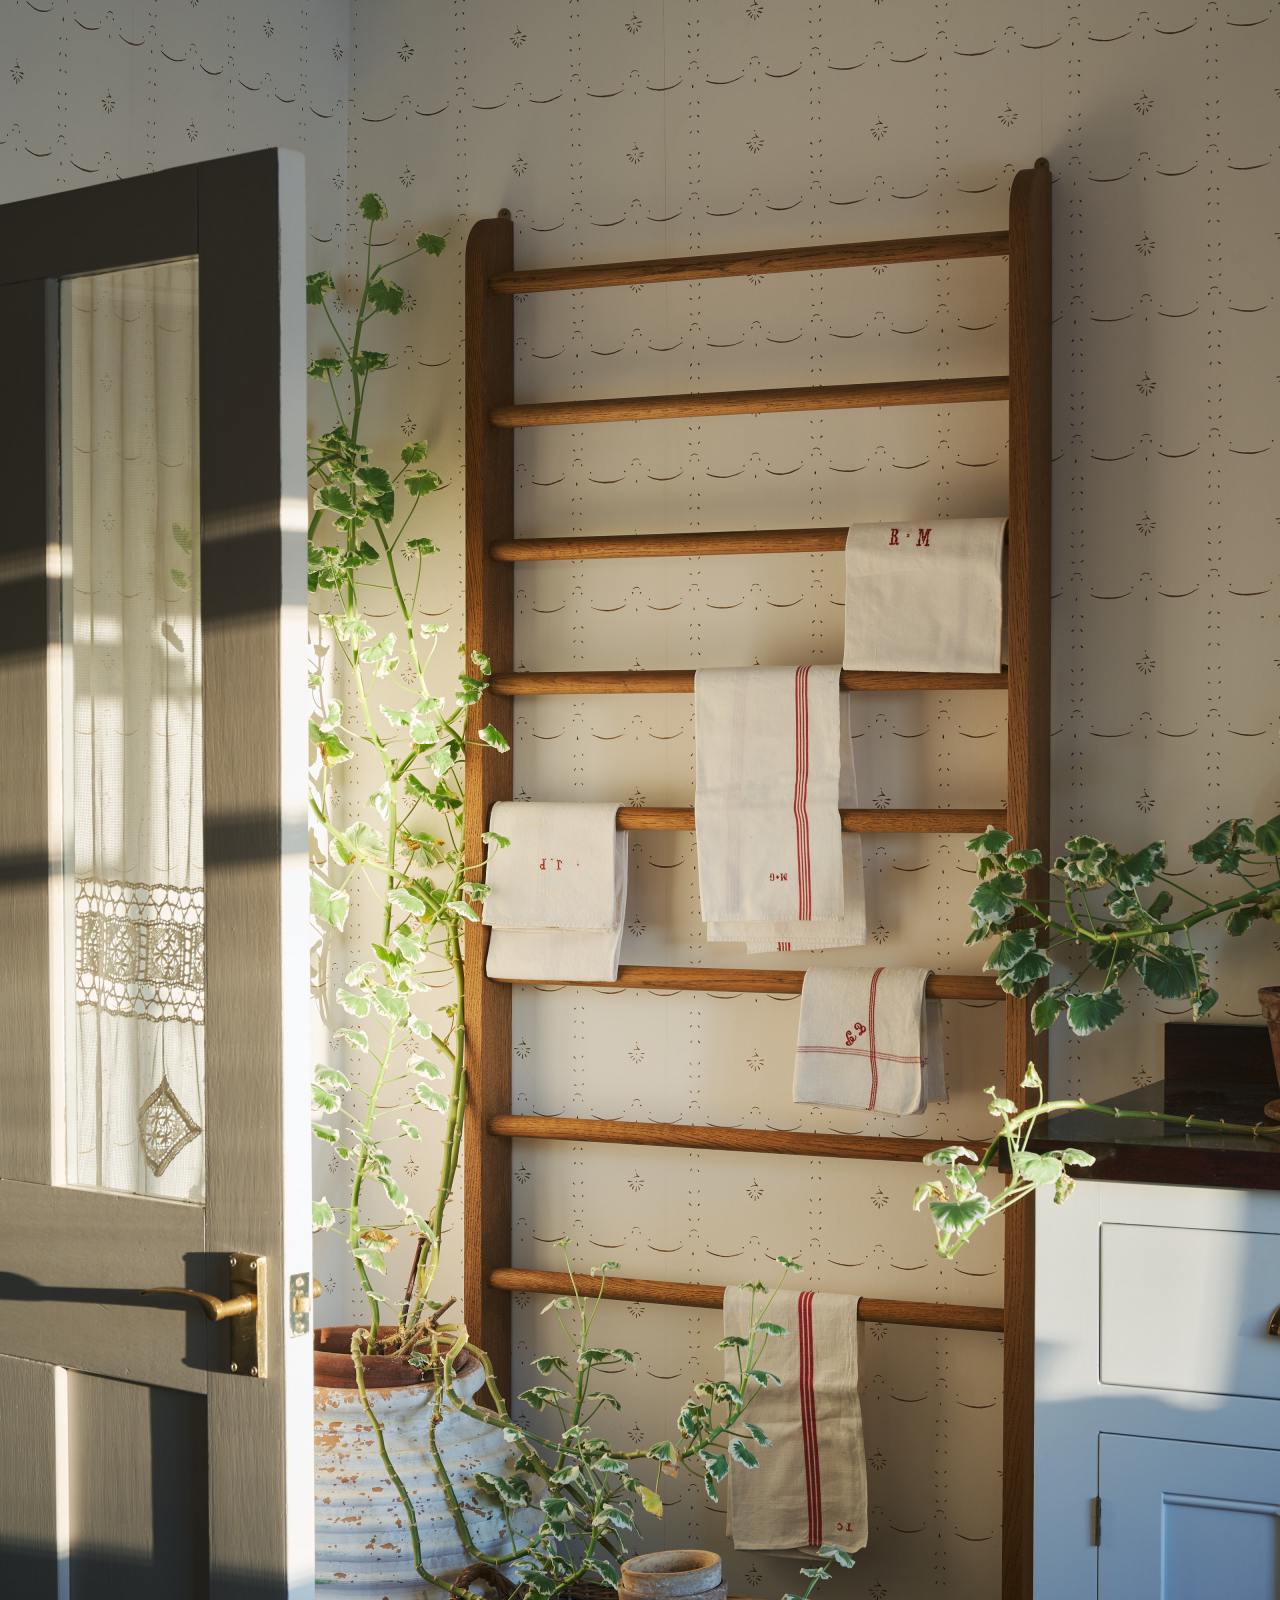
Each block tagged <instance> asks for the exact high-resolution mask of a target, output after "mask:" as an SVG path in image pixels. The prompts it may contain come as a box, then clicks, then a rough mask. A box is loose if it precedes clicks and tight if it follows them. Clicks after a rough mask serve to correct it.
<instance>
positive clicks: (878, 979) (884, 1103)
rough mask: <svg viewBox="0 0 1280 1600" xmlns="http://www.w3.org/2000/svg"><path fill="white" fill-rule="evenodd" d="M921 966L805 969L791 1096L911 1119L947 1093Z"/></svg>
mask: <svg viewBox="0 0 1280 1600" xmlns="http://www.w3.org/2000/svg"><path fill="white" fill-rule="evenodd" d="M928 977H929V972H928V969H927V968H925V967H858V968H854V969H852V970H850V969H849V968H830V967H827V968H822V969H817V968H812V969H810V970H809V971H808V972H806V973H805V975H804V987H803V989H802V990H801V992H800V1023H799V1028H798V1031H797V1037H796V1073H795V1087H794V1092H793V1098H794V1099H795V1100H796V1102H797V1103H798V1104H802V1105H819V1106H842V1107H846V1108H848V1109H849V1110H853V1111H887V1112H889V1113H890V1114H891V1115H896V1116H900V1117H909V1116H913V1115H914V1114H915V1113H916V1112H918V1111H923V1110H924V1108H925V1106H926V1105H928V1104H930V1103H933V1104H938V1103H939V1102H941V1101H943V1100H945V1099H946V1098H947V1083H946V1074H945V1072H944V1070H943V1062H942V1008H941V1007H940V1006H939V1004H938V1002H937V1001H936V1000H926V999H925V983H926V981H927V980H928Z"/></svg>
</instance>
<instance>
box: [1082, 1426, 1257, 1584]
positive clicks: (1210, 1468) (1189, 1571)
mask: <svg viewBox="0 0 1280 1600" xmlns="http://www.w3.org/2000/svg"><path fill="white" fill-rule="evenodd" d="M1098 1484H1099V1494H1100V1495H1101V1498H1102V1543H1101V1548H1100V1549H1099V1552H1098V1556H1099V1561H1098V1597H1099V1600H1204V1597H1205V1596H1206V1595H1212V1594H1215V1593H1217V1592H1219V1591H1220V1590H1224V1589H1225V1590H1227V1591H1229V1593H1230V1596H1231V1600H1276V1597H1277V1596H1278V1595H1280V1450H1257V1449H1251V1448H1248V1447H1246V1446H1243V1445H1217V1444H1188V1443H1186V1442H1185V1441H1183V1440H1177V1439H1139V1438H1133V1437H1131V1436H1129V1435H1126V1434H1111V1433H1104V1434H1101V1435H1100V1436H1099V1439H1098Z"/></svg>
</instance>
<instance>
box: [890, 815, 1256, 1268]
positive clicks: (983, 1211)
mask: <svg viewBox="0 0 1280 1600" xmlns="http://www.w3.org/2000/svg"><path fill="white" fill-rule="evenodd" d="M969 849H970V850H971V851H972V852H973V853H974V855H976V856H977V858H978V869H977V870H978V882H977V885H976V887H975V888H974V891H973V893H972V894H971V895H970V897H969V910H970V912H971V917H972V925H971V931H970V933H969V938H968V943H970V944H975V943H981V942H983V941H985V940H990V939H994V940H995V944H994V947H993V949H992V950H991V953H990V955H988V957H987V960H986V970H987V971H988V972H992V973H994V974H995V977H996V982H997V983H998V984H999V985H1000V987H1001V988H1002V989H1003V990H1004V991H1005V993H1006V994H1011V995H1017V996H1027V995H1031V994H1033V993H1035V995H1036V998H1035V1000H1034V1001H1033V1003H1032V1007H1031V1025H1032V1027H1033V1029H1034V1030H1035V1032H1036V1033H1045V1032H1047V1030H1048V1029H1049V1028H1051V1027H1052V1026H1053V1024H1054V1023H1055V1022H1056V1021H1058V1020H1059V1018H1062V1019H1063V1020H1065V1022H1066V1024H1067V1026H1068V1027H1069V1028H1070V1029H1071V1031H1072V1032H1073V1033H1075V1034H1077V1035H1079V1036H1080V1037H1082V1038H1083V1037H1086V1036H1088V1035H1090V1034H1094V1033H1101V1032H1102V1031H1103V1030H1104V1029H1106V1028H1109V1027H1111V1025H1112V1024H1113V1023H1114V1022H1116V1021H1117V1020H1118V1019H1119V1018H1120V1017H1121V1016H1123V1014H1124V1010H1125V1005H1126V997H1125V982H1126V980H1127V979H1130V978H1132V980H1133V982H1134V983H1135V984H1136V985H1137V986H1138V987H1139V988H1143V989H1146V990H1147V992H1148V993H1150V994H1152V995H1154V996H1155V997H1156V998H1157V999H1159V1000H1185V1001H1186V1002H1187V1003H1188V1005H1189V1007H1190V1010H1191V1014H1192V1016H1194V1017H1195V1018H1196V1019H1197V1020H1198V1019H1199V1018H1200V1017H1203V1016H1204V1015H1205V1014H1206V1013H1207V1012H1209V1011H1210V1010H1211V1009H1212V1008H1213V1006H1214V1005H1215V1004H1216V1003H1217V999H1218V993H1217V990H1216V989H1214V987H1213V985H1212V982H1211V981H1210V977H1209V973H1208V970H1207V967H1206V963H1205V959H1204V955H1203V953H1202V952H1201V951H1200V950H1198V949H1197V948H1196V946H1195V944H1194V942H1193V939H1192V932H1193V930H1194V929H1195V928H1197V927H1199V926H1200V925H1201V924H1206V923H1207V924H1215V925H1217V926H1219V927H1222V928H1225V930H1226V932H1227V933H1228V934H1229V935H1230V936H1231V937H1232V938H1238V937H1239V936H1240V935H1241V934H1243V933H1246V932H1247V931H1248V930H1249V929H1250V928H1251V927H1253V925H1254V924H1255V923H1256V922H1264V921H1270V922H1280V816H1276V817H1272V819H1271V820H1270V821H1269V822H1263V823H1255V822H1253V820H1252V819H1251V818H1249V817H1231V818H1228V819H1227V820H1226V821H1225V822H1220V823H1219V824H1218V825H1217V826H1216V827H1215V828H1213V829H1212V830H1211V831H1210V832H1209V833H1207V834H1206V835H1205V836H1204V838H1203V839H1198V840H1197V841H1196V842H1195V843H1194V844H1193V845H1192V846H1191V847H1190V852H1189V853H1190V856H1191V859H1192V861H1193V862H1195V863H1196V864H1197V865H1199V866H1203V867H1211V868H1213V869H1214V870H1215V872H1216V874H1218V875H1220V876H1222V877H1226V878H1229V879H1232V880H1235V881H1234V882H1233V883H1232V886H1231V887H1232V892H1231V893H1230V894H1227V895H1219V896H1218V898H1216V899H1215V898H1212V897H1210V896H1206V895H1202V894H1200V893H1199V892H1198V891H1197V890H1195V889H1192V888H1190V887H1189V886H1188V885H1186V884H1184V883H1183V882H1181V881H1180V880H1179V879H1176V878H1174V877H1172V876H1170V875H1169V873H1168V871H1167V867H1168V857H1167V853H1166V850H1165V845H1164V841H1163V840H1159V839H1157V840H1154V841H1153V842H1152V843H1150V844H1146V845H1143V847H1142V848H1141V849H1140V850H1134V851H1132V852H1125V851H1123V850H1120V849H1118V848H1117V847H1116V846H1115V845H1113V844H1108V843H1107V842H1106V841H1105V840H1103V839H1095V838H1094V837H1093V836H1092V835H1091V834H1080V835H1078V836H1077V837H1076V838H1074V839H1068V840H1067V842H1066V844H1065V845H1064V846H1063V850H1062V854H1061V855H1060V856H1058V857H1056V858H1055V860H1054V861H1053V863H1052V865H1050V866H1047V867H1046V866H1045V864H1044V861H1043V858H1042V857H1041V854H1040V852H1039V851H1038V850H1023V849H1017V848H1015V846H1014V841H1013V839H1012V838H1011V836H1010V835H1009V834H1007V833H1006V832H1005V831H1004V830H1003V829H1002V828H988V829H987V831H986V832H985V833H983V834H980V835H979V836H978V837H977V838H976V839H971V840H970V841H969ZM1045 890H1047V893H1045V892H1043V891H1045ZM1176 897H1180V899H1179V898H1176ZM1179 903H1180V904H1181V907H1182V908H1184V909H1181V910H1180V911H1179V913H1178V914H1175V905H1179ZM1072 958H1074V960H1073V970H1070V971H1069V972H1068V973H1067V975H1066V976H1056V975H1055V964H1056V966H1057V967H1058V968H1061V967H1063V966H1066V965H1067V962H1068V960H1071V959H1072ZM1046 980H1052V981H1048V982H1046ZM1037 991H1038V992H1037ZM1022 1087H1023V1088H1024V1089H1025V1090H1027V1091H1028V1092H1029V1093H1028V1098H1029V1099H1030V1104H1029V1105H1026V1106H1021V1107H1020V1106H1018V1105H1016V1104H1015V1103H1014V1102H1013V1101H1012V1100H1009V1099H1007V1098H1005V1097H1004V1096H1002V1095H1000V1094H998V1093H997V1091H996V1090H995V1089H994V1088H992V1089H989V1090H988V1091H987V1096H988V1101H989V1109H990V1111H991V1114H992V1116H993V1117H996V1118H997V1119H998V1120H999V1121H1000V1124H1001V1126H1000V1131H999V1132H998V1133H997V1135H996V1137H995V1138H994V1139H993V1140H992V1141H991V1143H990V1145H988V1147H987V1149H986V1150H985V1151H984V1152H983V1154H982V1155H981V1156H979V1155H978V1154H977V1153H976V1152H975V1151H972V1150H968V1149H965V1148H963V1147H962V1146H958V1145H953V1146H949V1147H948V1148H946V1149H943V1150H935V1151H933V1152H932V1153H931V1154H930V1155H928V1156H926V1157H925V1165H926V1166H928V1167H931V1168H932V1169H934V1172H933V1176H931V1177H930V1179H929V1180H928V1181H927V1182H926V1183H923V1184H921V1185H920V1187H919V1188H918V1189H917V1190H916V1197H915V1204H916V1209H917V1210H919V1209H920V1208H921V1207H927V1210H928V1214H929V1216H930V1218H931V1220H932V1222H933V1225H934V1230H935V1233H936V1235H937V1245H938V1250H939V1252H940V1253H941V1254H942V1255H944V1256H947V1257H953V1256H955V1255H956V1254H957V1253H958V1252H959V1251H960V1250H961V1249H962V1248H963V1247H964V1246H965V1245H966V1244H967V1243H968V1242H969V1240H970V1239H972V1238H973V1236H974V1234H975V1233H977V1232H978V1230H979V1229H980V1228H982V1227H984V1226H985V1225H986V1224H987V1223H988V1222H989V1221H990V1220H991V1219H992V1218H993V1217H995V1216H999V1215H1000V1214H1001V1213H1002V1212H1004V1211H1007V1210H1008V1209H1009V1207H1010V1206H1012V1205H1016V1204H1017V1203H1018V1202H1019V1201H1020V1200H1023V1199H1026V1198H1027V1197H1028V1196H1029V1195H1031V1194H1034V1193H1035V1191H1036V1190H1037V1189H1042V1188H1046V1187H1052V1189H1053V1196H1054V1200H1055V1201H1056V1202H1057V1203H1058V1204H1061V1203H1062V1201H1064V1200H1065V1199H1066V1198H1067V1196H1068V1195H1069V1194H1070V1193H1071V1190H1072V1188H1073V1187H1074V1182H1075V1180H1074V1178H1073V1177H1072V1175H1071V1173H1070V1172H1069V1171H1068V1169H1069V1168H1080V1167H1088V1166H1091V1165H1092V1164H1093V1157H1092V1156H1090V1155H1088V1154H1086V1153H1085V1152H1084V1151H1083V1150H1073V1149H1063V1150H1050V1151H1036V1150H1032V1149H1030V1148H1029V1143H1030V1140H1031V1138H1032V1136H1033V1133H1034V1131H1035V1127H1036V1125H1037V1123H1039V1122H1041V1121H1042V1120H1044V1119H1045V1118H1046V1117H1048V1116H1049V1115H1051V1114H1052V1113H1053V1112H1055V1111H1066V1110H1084V1111H1092V1112H1094V1113H1096V1114H1097V1115H1098V1116H1100V1117H1112V1118H1115V1119H1117V1120H1143V1121H1155V1122H1165V1123H1170V1124H1173V1125H1175V1126H1178V1127H1183V1128H1187V1129H1196V1128H1200V1129H1204V1130H1206V1131H1212V1132H1218V1133H1221V1132H1229V1133H1236V1134H1243V1135H1248V1136H1251V1137H1253V1138H1257V1139H1273V1140H1274V1139H1276V1138H1277V1137H1280V1129H1277V1128H1276V1126H1275V1125H1274V1124H1271V1125H1265V1124H1259V1125H1256V1126H1248V1125H1244V1124H1231V1123H1224V1122H1212V1121H1208V1120H1203V1119H1199V1118H1196V1117H1175V1116H1170V1115H1166V1114H1164V1113H1161V1112H1154V1111H1134V1110H1118V1109H1117V1108H1116V1107H1114V1106H1105V1105H1095V1104H1093V1103H1092V1102H1090V1101H1087V1100H1081V1099H1069V1100H1055V1101H1048V1102H1047V1101H1046V1100H1045V1098H1044V1088H1043V1085H1042V1083H1041V1081H1040V1075H1039V1073H1038V1072H1037V1071H1036V1069H1035V1067H1034V1066H1030V1065H1029V1066H1028V1068H1027V1073H1026V1076H1025V1078H1024V1079H1023V1083H1022ZM1001 1155H1003V1157H1004V1164H1005V1166H1006V1167H1007V1170H1008V1182H1007V1183H1006V1184H1005V1186H1004V1188H1003V1189H1001V1190H999V1191H997V1192H996V1193H991V1192H990V1185H988V1186H987V1187H986V1188H984V1187H983V1180H984V1179H985V1178H987V1177H988V1176H989V1175H990V1174H991V1173H992V1172H993V1171H994V1170H995V1168H996V1163H997V1157H999V1156H1001Z"/></svg>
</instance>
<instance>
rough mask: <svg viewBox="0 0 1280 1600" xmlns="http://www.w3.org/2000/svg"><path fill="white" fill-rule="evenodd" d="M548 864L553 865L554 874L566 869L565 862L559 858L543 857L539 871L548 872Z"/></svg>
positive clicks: (539, 864)
mask: <svg viewBox="0 0 1280 1600" xmlns="http://www.w3.org/2000/svg"><path fill="white" fill-rule="evenodd" d="M548 862H550V863H551V871H553V872H560V871H561V870H562V869H563V867H564V861H563V860H562V859H561V858H560V857H559V856H543V858H542V860H541V861H539V863H538V871H539V872H546V871H547V863H548Z"/></svg>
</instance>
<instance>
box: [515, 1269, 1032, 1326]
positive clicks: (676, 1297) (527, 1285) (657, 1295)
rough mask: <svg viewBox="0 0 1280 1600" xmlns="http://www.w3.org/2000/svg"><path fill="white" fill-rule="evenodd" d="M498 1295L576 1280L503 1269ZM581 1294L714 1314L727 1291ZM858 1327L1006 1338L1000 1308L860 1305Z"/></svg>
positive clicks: (653, 1286) (612, 1287)
mask: <svg viewBox="0 0 1280 1600" xmlns="http://www.w3.org/2000/svg"><path fill="white" fill-rule="evenodd" d="M489 1282H490V1283H491V1284H492V1285H493V1287H494V1288H495V1289H509V1290H510V1291H511V1292H512V1293H513V1294H518V1293H523V1294H572V1293H573V1290H574V1279H573V1278H571V1277H570V1276H569V1274H568V1273H567V1272H533V1271H530V1270H528V1269H527V1268H523V1267H499V1268H497V1270H496V1271H494V1272H491V1273H490V1274H489ZM577 1288H578V1292H579V1294H581V1295H583V1296H584V1297H585V1296H588V1295H594V1294H597V1293H602V1294H603V1297H604V1298H605V1299H606V1300H634V1301H640V1302H643V1303H645V1304H647V1305H657V1306H696V1307H698V1308H699V1309H706V1310H708V1311H714V1310H716V1309H717V1308H719V1307H720V1306H723V1305H724V1286H723V1284H717V1283H662V1282H658V1281H657V1280H655V1279H652V1278H615V1277H614V1276H613V1275H612V1274H610V1275H609V1277H607V1278H606V1279H605V1280H604V1284H603V1286H602V1285H601V1283H600V1281H599V1279H598V1278H592V1277H588V1276H586V1275H585V1274H584V1275H583V1276H582V1277H580V1278H579V1279H578V1280H577ZM858 1321H859V1322H893V1323H898V1324H900V1325H902V1326H903V1327H908V1328H962V1329H964V1330H965V1331H966V1332H970V1333H1002V1332H1003V1331H1004V1312H1003V1311H1002V1310H1001V1308H1000V1307H999V1306H948V1305H936V1304H932V1303H930V1302H929V1301H926V1300H873V1299H871V1298H870V1297H869V1296H867V1295H863V1296H862V1298H861V1299H860V1300H859V1301H858Z"/></svg>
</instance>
